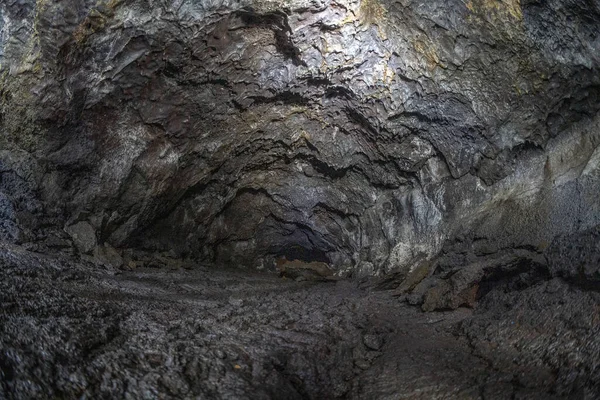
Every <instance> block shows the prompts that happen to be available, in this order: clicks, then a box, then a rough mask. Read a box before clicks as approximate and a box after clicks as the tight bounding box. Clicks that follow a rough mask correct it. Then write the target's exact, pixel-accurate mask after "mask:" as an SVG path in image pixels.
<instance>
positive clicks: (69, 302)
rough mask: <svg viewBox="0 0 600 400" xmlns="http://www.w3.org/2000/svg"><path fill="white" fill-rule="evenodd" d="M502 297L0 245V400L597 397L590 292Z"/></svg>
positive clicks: (503, 293) (536, 289) (552, 285)
mask: <svg viewBox="0 0 600 400" xmlns="http://www.w3.org/2000/svg"><path fill="white" fill-rule="evenodd" d="M511 285H512V284H509V282H508V281H507V284H506V285H498V286H496V287H494V288H493V289H492V290H491V291H490V292H489V293H488V294H487V296H486V297H484V298H483V300H482V301H481V302H480V305H479V307H478V308H477V310H475V311H474V312H472V311H470V310H467V309H464V308H462V309H458V310H455V311H450V312H433V313H423V312H421V311H420V310H419V309H417V308H415V307H410V306H407V305H404V304H402V303H401V302H398V301H397V300H396V299H395V298H394V297H392V296H391V295H390V292H389V291H375V290H373V288H372V287H363V288H361V287H358V286H357V284H356V282H351V281H339V282H326V283H315V282H302V283H297V282H294V281H292V280H289V279H287V280H286V279H282V278H279V277H277V276H275V275H273V274H267V273H257V272H251V271H240V270H239V269H235V270H234V269H220V268H214V267H196V268H195V269H194V270H189V271H185V270H178V271H168V270H165V269H147V268H146V269H138V270H136V271H134V272H125V273H122V274H114V273H108V272H107V271H106V269H103V268H99V267H96V266H95V265H94V264H85V263H81V262H73V261H72V260H70V259H68V258H65V257H64V256H59V257H54V256H48V255H40V254H36V253H31V252H28V251H26V250H24V249H23V248H22V247H18V246H9V245H5V244H0V397H2V398H7V399H13V398H14V399H22V398H36V399H53V398H81V397H82V396H84V397H86V398H129V397H130V398H163V399H196V398H198V397H200V398H210V399H231V398H236V399H282V398H285V399H338V398H339V399H388V398H410V399H448V398H456V399H481V398H485V399H494V400H495V399H498V400H502V399H506V398H527V399H570V398H574V397H575V398H597V397H598V396H599V395H600V387H599V386H598V385H599V383H600V379H599V378H600V377H599V376H598V373H599V371H600V369H599V365H598V363H599V361H600V353H599V351H600V332H598V329H600V324H599V323H598V321H599V317H600V316H599V314H598V304H599V301H600V299H599V298H598V293H597V292H594V291H585V290H580V289H574V288H573V287H572V286H570V285H569V284H567V283H565V282H564V281H561V280H560V279H559V278H555V279H554V280H550V281H544V282H541V283H538V284H532V285H530V286H528V287H527V288H526V289H524V290H512V289H511ZM513 289H514V287H513Z"/></svg>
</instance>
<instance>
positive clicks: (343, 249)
mask: <svg viewBox="0 0 600 400" xmlns="http://www.w3.org/2000/svg"><path fill="white" fill-rule="evenodd" d="M0 10H1V11H0V12H1V13H2V15H3V25H2V28H1V34H0V37H1V38H2V39H1V40H0V47H1V53H2V54H3V55H2V63H1V69H2V71H3V74H2V82H1V86H2V93H3V95H2V101H1V104H0V108H1V113H2V118H1V119H0V129H2V131H3V132H4V135H3V136H2V140H3V142H5V144H4V145H3V146H4V147H5V148H8V149H10V151H9V152H8V153H7V154H9V155H10V156H11V157H12V158H13V159H15V158H16V159H18V160H24V159H25V157H28V158H29V159H28V165H30V166H31V167H30V168H31V169H33V170H35V173H34V174H30V176H29V177H28V179H27V182H28V184H30V186H31V187H32V188H33V189H34V191H35V193H36V195H35V196H36V199H38V200H39V201H41V204H43V206H44V210H43V212H42V211H41V210H38V211H40V212H39V213H37V214H35V213H33V214H32V215H33V217H32V218H30V219H31V221H32V223H31V225H32V229H33V230H32V232H33V233H32V234H31V235H30V236H31V239H32V240H42V241H43V238H44V237H46V236H47V235H45V234H38V233H37V231H36V229H42V227H44V228H43V229H47V228H48V227H51V226H58V227H60V226H62V225H63V224H64V223H65V222H67V221H70V220H72V219H73V217H74V216H76V215H78V214H80V213H82V212H84V213H88V214H89V220H90V221H94V222H93V224H94V226H95V227H97V229H98V230H99V231H98V235H99V236H98V238H99V239H100V240H101V241H102V242H107V243H109V244H111V245H112V246H114V247H117V248H127V247H132V248H145V249H147V250H149V251H155V250H158V251H170V250H174V251H175V252H176V253H177V255H178V257H181V258H187V257H193V258H195V259H197V260H199V261H203V262H213V263H218V264H228V265H241V266H245V267H261V266H262V267H263V268H271V267H272V263H273V259H274V258H276V257H278V256H282V255H290V254H291V253H294V252H298V251H297V249H298V248H301V249H303V250H302V252H303V254H304V255H305V256H306V258H310V259H323V258H325V259H327V260H328V261H329V263H330V265H332V266H333V267H334V268H335V269H336V270H338V271H339V272H340V273H341V274H345V275H351V274H353V273H357V274H359V275H361V274H364V273H365V272H366V271H367V270H365V268H364V266H365V265H373V268H372V269H371V268H368V270H369V271H368V272H367V273H369V274H371V275H380V276H381V275H384V274H389V273H395V272H399V271H409V270H410V269H411V268H412V267H413V265H414V263H415V262H417V261H420V260H422V259H423V258H427V259H433V258H435V257H436V256H437V255H438V254H439V253H440V251H442V249H443V248H444V246H445V243H447V241H448V240H449V241H455V240H456V239H457V238H458V237H459V236H460V237H463V238H465V239H466V240H468V241H473V240H476V241H477V243H478V244H477V245H479V246H485V247H486V250H485V251H488V252H494V251H502V249H506V248H513V247H519V248H525V247H529V248H538V249H541V250H543V248H545V246H546V247H547V245H548V244H549V243H550V242H551V241H552V240H553V238H554V237H555V236H557V235H560V234H570V233H573V232H576V231H578V230H581V229H587V228H590V227H592V226H594V225H598V223H600V208H599V207H600V206H599V204H598V201H597V198H596V193H597V192H598V189H599V188H600V185H599V179H600V176H599V174H598V164H599V159H598V154H599V153H598V150H597V148H598V143H599V136H598V135H599V134H600V133H599V132H600V128H599V123H600V122H599V117H598V110H599V109H600V102H599V101H598V96H599V93H600V89H599V88H600V78H599V77H600V73H599V68H598V67H599V59H598V54H600V39H599V38H598V29H597V26H598V23H599V21H600V11H599V10H600V6H599V3H598V1H595V0H586V1H583V2H580V1H573V0H552V1H546V2H531V1H522V2H519V1H516V0H506V1H502V2H492V1H487V0H485V1H484V0H470V1H466V2H463V1H458V0H456V1H450V2H448V1H441V0H440V1H437V0H436V1H428V2H411V1H389V0H362V1H357V0H339V1H333V0H332V1H323V2H309V1H302V0H294V1H287V0H286V1H284V0H281V1H250V0H244V1H240V2H232V1H213V2H197V1H191V0H181V1H176V2H171V1H168V2H167V1H159V0H124V1H105V0H102V1H92V0H86V1H75V0H61V1H38V2H35V1H33V0H19V1H11V2H4V3H3V4H2V5H0ZM5 156H6V154H5V155H3V157H5ZM43 219H46V220H44V221H42V220H43ZM29 228H30V227H27V229H29ZM369 263H371V264H369ZM359 269H360V270H359Z"/></svg>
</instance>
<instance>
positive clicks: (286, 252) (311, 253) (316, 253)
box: [269, 244, 331, 264]
mask: <svg viewBox="0 0 600 400" xmlns="http://www.w3.org/2000/svg"><path fill="white" fill-rule="evenodd" d="M269 252H270V253H272V254H274V256H275V257H276V258H283V257H285V259H286V260H288V261H292V260H299V261H304V262H313V261H319V262H324V263H327V264H329V263H330V262H331V260H330V259H329V257H328V256H327V252H326V251H324V250H322V249H319V248H316V247H305V246H302V245H299V244H292V245H289V246H285V247H283V248H275V249H271V251H269Z"/></svg>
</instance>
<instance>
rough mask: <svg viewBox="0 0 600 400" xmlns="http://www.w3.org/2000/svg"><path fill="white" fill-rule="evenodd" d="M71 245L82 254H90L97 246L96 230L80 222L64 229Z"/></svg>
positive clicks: (87, 223) (84, 222) (88, 224)
mask: <svg viewBox="0 0 600 400" xmlns="http://www.w3.org/2000/svg"><path fill="white" fill-rule="evenodd" d="M65 231H66V232H67V233H68V234H69V236H71V239H72V240H73V244H74V245H75V247H76V248H77V250H79V251H80V252H81V253H83V254H88V253H91V252H92V251H93V250H94V249H95V248H96V245H97V239H96V230H95V229H94V228H93V227H92V226H91V225H90V223H89V222H86V221H80V222H77V223H75V224H73V225H69V226H67V227H66V228H65Z"/></svg>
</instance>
